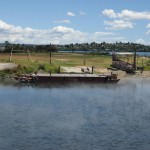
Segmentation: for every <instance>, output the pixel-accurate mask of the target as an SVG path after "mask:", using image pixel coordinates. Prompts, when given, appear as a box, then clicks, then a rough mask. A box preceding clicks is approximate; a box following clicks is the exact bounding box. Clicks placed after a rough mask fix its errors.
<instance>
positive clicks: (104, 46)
mask: <svg viewBox="0 0 150 150" xmlns="http://www.w3.org/2000/svg"><path fill="white" fill-rule="evenodd" d="M12 48H13V49H14V50H27V49H28V50H29V51H31V52H57V51H71V52H74V51H76V50H84V51H88V50H90V51H91V50H92V51H97V52H109V51H118V52H123V51H125V52H132V51H133V50H136V51H139V52H141V51H142V52H150V46H149V45H143V44H137V43H130V42H128V43H122V42H116V43H106V42H102V43H96V42H92V43H82V44H80V43H76V44H72V43H71V44H66V45H55V44H45V45H34V44H11V43H9V42H8V43H7V44H6V45H5V50H4V52H10V51H11V50H12Z"/></svg>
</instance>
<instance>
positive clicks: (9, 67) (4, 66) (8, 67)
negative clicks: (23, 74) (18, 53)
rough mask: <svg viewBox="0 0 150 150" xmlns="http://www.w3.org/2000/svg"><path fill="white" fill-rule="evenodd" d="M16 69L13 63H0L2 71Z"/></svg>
mask: <svg viewBox="0 0 150 150" xmlns="http://www.w3.org/2000/svg"><path fill="white" fill-rule="evenodd" d="M15 67H17V65H16V64H14V63H0V70H4V69H12V68H15Z"/></svg>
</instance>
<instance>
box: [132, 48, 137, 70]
mask: <svg viewBox="0 0 150 150" xmlns="http://www.w3.org/2000/svg"><path fill="white" fill-rule="evenodd" d="M133 68H134V70H136V49H134V60H133Z"/></svg>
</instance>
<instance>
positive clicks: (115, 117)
mask: <svg viewBox="0 0 150 150" xmlns="http://www.w3.org/2000/svg"><path fill="white" fill-rule="evenodd" d="M149 88H150V80H149V79H132V80H131V79H125V80H122V81H120V82H119V83H118V84H76V85H75V84H73V85H71V84H70V85H59V84H55V85H48V84H47V85H20V84H16V83H13V84H4V83H1V84H0V133H1V134H0V149H6V150H7V149H8V150H9V149H28V150H35V149H36V150H41V149H44V150H47V149H53V150H55V149H56V150H58V149H60V150H62V149H70V150H76V149H80V150H82V149H87V150H91V149H92V150H99V149H101V150H106V149H110V150H111V149H112V150H114V149H115V150H116V149H118V150H126V149H128V150H130V149H131V150H134V149H135V150H138V149H139V150H141V149H142V150H143V149H144V150H149V146H150V143H149V141H150V130H149V124H150V117H149V116H150V102H149V97H150V94H149Z"/></svg>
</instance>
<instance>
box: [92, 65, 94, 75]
mask: <svg viewBox="0 0 150 150" xmlns="http://www.w3.org/2000/svg"><path fill="white" fill-rule="evenodd" d="M93 72H94V66H92V74H93Z"/></svg>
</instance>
